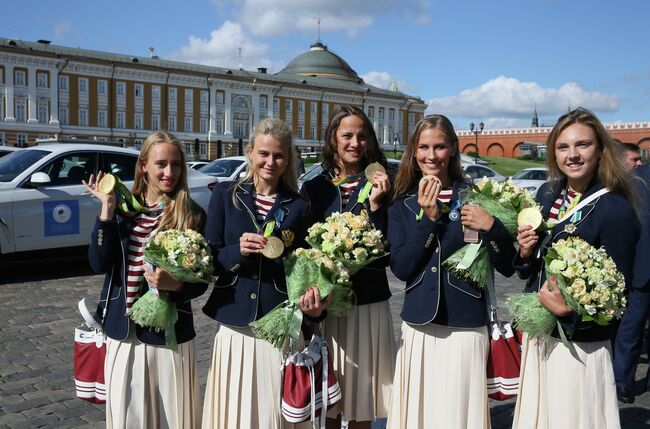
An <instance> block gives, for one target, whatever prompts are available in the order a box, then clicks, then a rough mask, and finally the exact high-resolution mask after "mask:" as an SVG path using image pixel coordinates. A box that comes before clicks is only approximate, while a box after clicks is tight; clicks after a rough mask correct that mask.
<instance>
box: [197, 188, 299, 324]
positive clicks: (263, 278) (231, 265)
mask: <svg viewBox="0 0 650 429" xmlns="http://www.w3.org/2000/svg"><path fill="white" fill-rule="evenodd" d="M233 186H236V187H237V190H236V198H237V201H238V203H239V207H235V205H234V204H233V201H232V189H233ZM308 207H309V205H308V204H307V201H305V200H304V199H303V198H301V197H300V195H298V194H296V193H294V192H291V191H290V190H288V189H285V188H284V187H282V186H280V187H279V188H278V192H277V197H276V200H275V204H273V207H272V208H271V210H269V214H268V215H267V217H266V219H265V220H264V222H263V223H262V224H261V225H256V223H257V220H254V219H256V218H255V214H256V210H255V200H254V198H253V185H252V183H250V182H248V183H243V184H240V185H238V184H236V183H234V182H223V183H221V184H220V186H219V187H217V188H215V189H214V191H213V192H212V196H211V197H210V205H209V206H208V220H207V223H206V226H205V238H206V239H207V241H208V243H209V244H210V247H212V252H213V255H214V262H215V271H216V274H217V275H218V279H217V281H216V283H215V285H214V288H213V289H212V293H211V294H210V298H209V299H208V301H207V303H206V304H205V306H204V307H203V312H204V313H205V314H207V315H208V316H209V317H211V318H213V319H214V320H216V321H218V322H220V323H223V324H226V325H230V326H248V324H249V323H250V322H252V321H254V320H257V319H259V318H261V317H262V316H264V315H265V314H267V313H268V312H270V311H271V310H273V308H275V307H276V306H277V305H278V304H280V303H281V302H283V301H284V300H286V299H287V286H286V281H285V275H284V265H283V263H282V257H283V256H285V255H286V254H287V253H288V252H291V251H292V250H294V249H296V248H298V247H304V238H305V235H306V225H305V222H306V218H307V213H308ZM278 216H279V217H281V218H282V221H281V222H279V223H276V229H275V230H274V231H273V233H272V235H273V236H276V237H278V238H281V239H282V241H283V242H284V244H285V250H284V254H283V255H282V256H280V257H279V258H276V259H268V258H266V257H264V256H262V255H251V256H243V255H242V254H241V251H240V247H239V238H240V237H241V236H242V234H243V233H244V232H251V233H256V232H258V227H259V229H261V230H263V229H264V226H265V225H266V224H267V223H268V222H270V221H272V220H273V219H274V218H275V217H278Z"/></svg>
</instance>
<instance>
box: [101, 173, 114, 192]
mask: <svg viewBox="0 0 650 429" xmlns="http://www.w3.org/2000/svg"><path fill="white" fill-rule="evenodd" d="M115 183H116V181H115V177H114V176H113V175H112V174H104V177H102V180H100V181H99V183H98V184H97V190H98V191H99V192H101V193H102V194H106V195H108V194H110V193H111V192H113V189H115Z"/></svg>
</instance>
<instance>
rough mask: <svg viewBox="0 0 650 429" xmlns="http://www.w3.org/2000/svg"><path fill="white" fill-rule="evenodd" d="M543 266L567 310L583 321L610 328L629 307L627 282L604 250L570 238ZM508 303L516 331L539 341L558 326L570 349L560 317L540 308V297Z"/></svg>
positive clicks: (527, 296) (530, 295)
mask: <svg viewBox="0 0 650 429" xmlns="http://www.w3.org/2000/svg"><path fill="white" fill-rule="evenodd" d="M544 262H545V265H546V277H547V279H550V278H551V276H554V277H555V279H556V280H557V285H558V287H559V288H560V291H561V292H562V295H563V296H564V299H565V300H566V304H567V306H569V307H570V308H571V309H572V310H574V311H575V312H576V313H578V314H579V315H580V317H581V319H582V321H585V322H589V321H593V322H595V323H597V324H599V325H607V324H609V323H610V322H611V320H612V319H614V318H620V317H621V316H622V315H623V310H624V309H625V306H626V304H627V301H626V298H625V278H624V277H623V274H621V272H620V271H618V269H617V268H616V264H614V261H613V260H612V258H610V257H609V256H607V252H605V249H603V248H598V249H597V248H595V247H593V246H591V245H590V244H589V243H587V242H586V241H584V240H583V239H581V238H579V237H569V238H567V239H565V240H559V241H557V242H555V243H553V244H552V246H551V247H550V248H549V250H548V252H547V254H546V256H545V257H544ZM549 281H550V280H549ZM507 303H508V308H509V310H510V313H511V315H512V317H513V322H514V324H515V326H516V327H517V329H520V330H522V331H524V332H527V333H528V335H530V336H531V337H538V336H547V335H550V334H551V333H552V332H553V329H555V327H556V326H557V327H558V330H559V333H560V337H561V338H562V342H564V343H565V344H567V345H568V341H567V339H566V335H565V333H564V330H563V329H562V327H561V326H560V324H559V322H558V321H557V317H556V316H555V315H554V314H552V313H551V312H549V311H548V310H547V309H546V308H545V307H544V306H543V305H542V304H541V302H540V301H539V299H538V298H537V294H534V293H521V294H513V295H510V296H509V297H508V300H507Z"/></svg>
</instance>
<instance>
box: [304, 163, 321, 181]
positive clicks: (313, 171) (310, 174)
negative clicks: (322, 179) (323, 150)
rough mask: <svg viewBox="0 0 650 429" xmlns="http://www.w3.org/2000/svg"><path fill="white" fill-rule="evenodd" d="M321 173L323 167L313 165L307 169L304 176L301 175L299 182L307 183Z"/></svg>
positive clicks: (319, 164)
mask: <svg viewBox="0 0 650 429" xmlns="http://www.w3.org/2000/svg"><path fill="white" fill-rule="evenodd" d="M322 172H323V165H322V164H321V163H318V164H314V165H313V166H311V167H309V168H308V169H307V172H305V174H303V175H302V177H301V178H300V180H302V181H303V182H307V181H309V180H311V179H313V178H314V177H317V176H318V175H320V174H321V173H322Z"/></svg>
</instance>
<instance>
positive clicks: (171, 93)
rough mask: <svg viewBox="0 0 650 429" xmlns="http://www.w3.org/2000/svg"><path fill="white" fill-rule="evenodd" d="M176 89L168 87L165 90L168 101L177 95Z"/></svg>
mask: <svg viewBox="0 0 650 429" xmlns="http://www.w3.org/2000/svg"><path fill="white" fill-rule="evenodd" d="M177 91H178V90H177V89H176V88H169V89H168V91H167V95H168V99H169V101H176V98H177V96H178V92H177Z"/></svg>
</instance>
